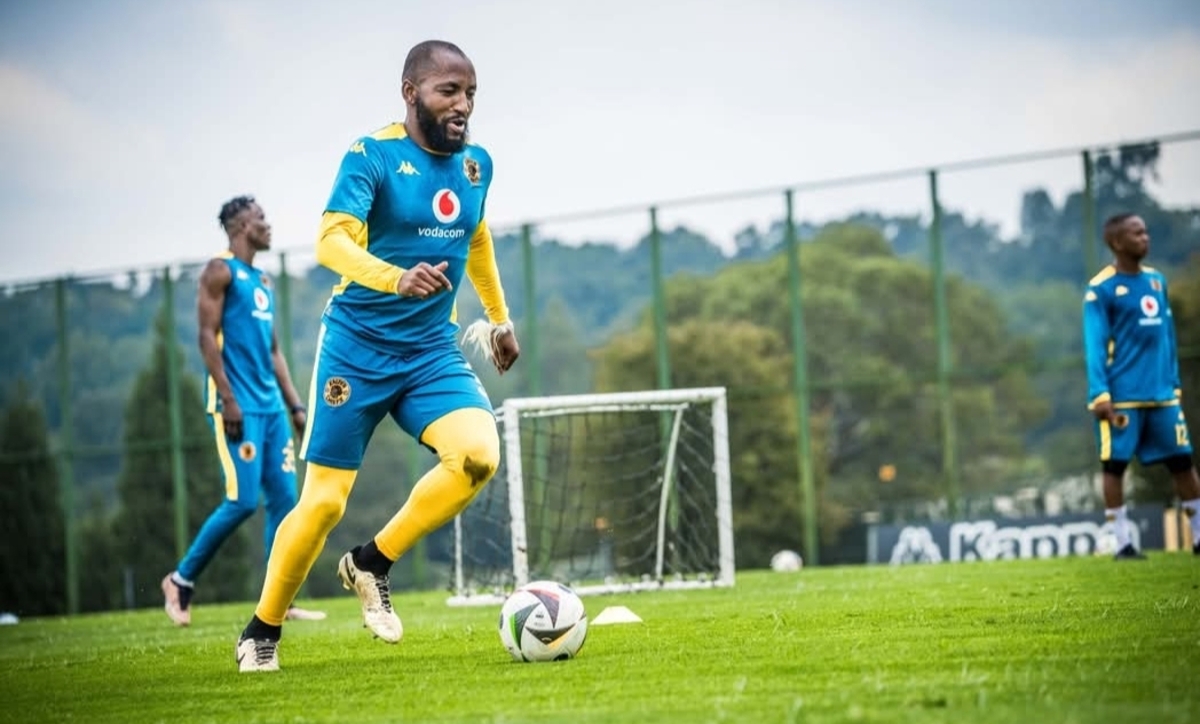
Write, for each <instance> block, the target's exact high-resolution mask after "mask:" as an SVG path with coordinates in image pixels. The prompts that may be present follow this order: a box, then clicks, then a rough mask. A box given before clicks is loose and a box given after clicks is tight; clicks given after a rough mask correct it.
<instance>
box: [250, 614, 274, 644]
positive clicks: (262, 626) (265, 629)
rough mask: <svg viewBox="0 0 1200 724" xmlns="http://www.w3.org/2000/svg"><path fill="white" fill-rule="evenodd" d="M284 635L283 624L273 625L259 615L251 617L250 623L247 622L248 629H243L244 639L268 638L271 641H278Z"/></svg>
mask: <svg viewBox="0 0 1200 724" xmlns="http://www.w3.org/2000/svg"><path fill="white" fill-rule="evenodd" d="M282 635H283V626H272V625H270V624H269V623H267V622H265V621H263V620H262V619H261V618H259V617H258V616H255V617H254V618H252V619H250V623H248V624H246V630H245V631H242V638H244V639H260V640H261V639H268V640H270V641H278V640H279V637H280V636H282Z"/></svg>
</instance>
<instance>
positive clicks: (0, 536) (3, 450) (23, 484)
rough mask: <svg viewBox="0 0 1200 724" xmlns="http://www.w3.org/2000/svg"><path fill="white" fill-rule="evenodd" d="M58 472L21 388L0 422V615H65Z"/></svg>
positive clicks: (42, 424) (41, 422) (35, 407)
mask: <svg viewBox="0 0 1200 724" xmlns="http://www.w3.org/2000/svg"><path fill="white" fill-rule="evenodd" d="M58 485H59V481H58V472H57V470H56V468H55V465H54V459H53V457H51V454H50V443H49V437H48V434H47V430H46V418H45V415H44V414H43V413H42V408H41V406H40V405H39V404H38V403H37V402H35V401H34V400H33V399H32V398H31V397H30V396H29V394H28V391H27V390H26V388H25V387H24V385H22V386H20V387H19V388H18V392H17V395H16V396H15V398H14V399H13V400H12V402H10V403H9V405H8V408H7V409H6V410H5V411H4V419H3V421H2V422H0V541H2V543H0V570H2V571H4V575H2V576H0V610H4V611H12V612H15V613H18V614H24V615H30V616H37V615H47V614H57V613H62V612H63V611H65V610H66V603H67V601H66V590H67V587H66V582H67V581H66V556H65V544H64V541H63V530H64V524H63V510H62V507H61V504H60V498H59V493H58Z"/></svg>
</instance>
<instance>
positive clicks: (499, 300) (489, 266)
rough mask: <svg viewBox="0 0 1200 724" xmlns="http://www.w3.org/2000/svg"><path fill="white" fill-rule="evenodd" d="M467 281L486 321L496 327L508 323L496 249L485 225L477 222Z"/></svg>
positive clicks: (489, 230) (490, 233)
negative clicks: (472, 288) (484, 314)
mask: <svg viewBox="0 0 1200 724" xmlns="http://www.w3.org/2000/svg"><path fill="white" fill-rule="evenodd" d="M467 278H469V279H470V280H471V286H473V287H475V291H476V292H477V293H478V294H479V301H480V302H482V303H483V311H484V313H486V314H487V318H488V321H489V322H491V323H492V324H497V325H498V324H505V323H506V322H508V321H509V319H508V304H507V303H506V302H505V300H504V286H503V285H502V284H501V283H500V268H499V267H498V266H497V265H496V248H495V245H494V244H493V242H492V232H491V229H489V228H488V225H487V221H480V222H479V226H478V227H476V228H475V233H474V234H473V235H472V236H471V248H470V251H468V253H467Z"/></svg>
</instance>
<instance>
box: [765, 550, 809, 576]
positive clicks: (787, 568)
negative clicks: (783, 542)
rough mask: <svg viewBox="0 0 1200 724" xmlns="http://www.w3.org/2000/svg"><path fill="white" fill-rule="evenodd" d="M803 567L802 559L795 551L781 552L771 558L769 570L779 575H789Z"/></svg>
mask: <svg viewBox="0 0 1200 724" xmlns="http://www.w3.org/2000/svg"><path fill="white" fill-rule="evenodd" d="M803 567H804V559H803V558H801V557H800V554H799V553H797V552H796V551H790V550H787V549H784V550H781V551H779V552H778V553H776V554H775V555H773V556H771V570H772V571H778V572H779V573H791V572H794V571H798V570H800V569H801V568H803Z"/></svg>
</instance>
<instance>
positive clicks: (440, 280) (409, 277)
mask: <svg viewBox="0 0 1200 724" xmlns="http://www.w3.org/2000/svg"><path fill="white" fill-rule="evenodd" d="M449 266H450V262H446V261H443V262H440V263H438V264H436V265H430V264H427V263H425V262H421V263H419V264H417V265H416V266H414V267H412V268H411V269H407V270H405V272H404V273H403V274H401V275H400V281H399V282H397V283H396V293H397V294H399V295H400V296H402V297H416V298H417V299H426V298H428V297H430V296H431V295H434V294H437V293H438V292H439V291H440V290H442V289H445V290H446V291H450V290H451V289H453V288H454V287H453V286H452V285H451V284H450V280H449V279H447V278H446V274H445V271H446V268H447V267H449Z"/></svg>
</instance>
